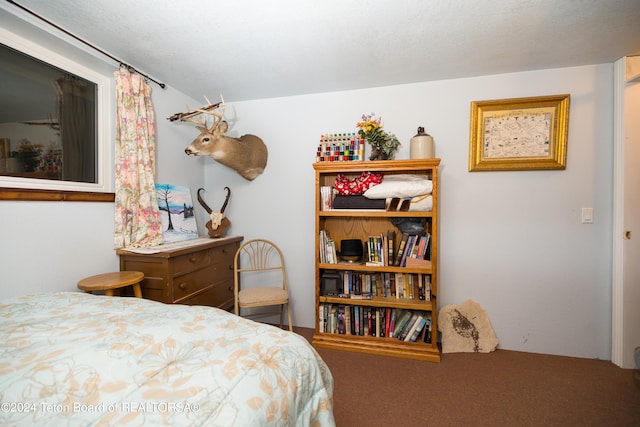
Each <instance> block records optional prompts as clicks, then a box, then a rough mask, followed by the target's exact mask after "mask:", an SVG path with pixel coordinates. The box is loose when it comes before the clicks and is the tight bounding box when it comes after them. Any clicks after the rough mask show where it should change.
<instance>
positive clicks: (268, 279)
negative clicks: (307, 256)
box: [233, 239, 293, 331]
mask: <svg viewBox="0 0 640 427" xmlns="http://www.w3.org/2000/svg"><path fill="white" fill-rule="evenodd" d="M233 272H234V309H235V314H236V315H238V316H240V315H241V310H242V309H251V312H250V313H246V314H244V315H243V317H261V316H269V315H274V314H278V313H280V327H281V328H282V319H283V316H284V306H285V305H286V306H287V316H288V319H289V330H290V331H293V323H292V322H291V309H290V307H289V291H288V289H287V275H286V272H285V267H284V257H283V255H282V251H281V250H280V248H278V247H277V246H276V245H275V244H274V243H272V242H270V241H268V240H264V239H254V240H249V241H247V242H245V243H243V244H242V245H241V246H240V247H239V248H238V250H237V251H236V255H235V257H234V261H233ZM241 283H242V287H241ZM278 305H279V306H280V310H279V311H264V310H257V311H256V310H252V309H254V308H258V307H269V306H270V307H274V306H278Z"/></svg>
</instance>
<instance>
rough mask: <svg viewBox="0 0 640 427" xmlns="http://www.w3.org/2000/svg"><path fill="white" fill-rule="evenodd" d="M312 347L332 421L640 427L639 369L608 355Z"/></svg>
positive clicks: (307, 333)
mask: <svg viewBox="0 0 640 427" xmlns="http://www.w3.org/2000/svg"><path fill="white" fill-rule="evenodd" d="M295 331H296V332H297V333H299V334H300V335H302V336H304V337H305V338H307V339H308V340H309V341H311V339H312V337H313V329H310V328H295ZM317 351H318V353H319V354H320V355H321V356H322V358H323V359H324V361H325V362H326V363H327V365H328V366H329V368H330V370H331V373H332V374H333V378H334V415H335V419H336V424H337V426H338V427H359V426H363V427H374V426H398V427H405V426H406V427H410V426H635V427H638V426H640V379H639V378H638V377H639V376H640V374H639V373H638V371H636V370H625V369H621V368H619V367H617V366H616V365H614V364H613V363H611V362H609V361H603V360H591V359H581V358H573V357H562V356H550V355H543V354H533V353H524V352H517V351H507V350H497V351H494V352H492V353H478V354H476V353H449V354H443V355H442V360H441V362H440V363H433V362H422V361H415V360H409V359H398V358H391V357H386V356H374V355H369V354H362V353H352V352H346V351H339V350H327V349H317Z"/></svg>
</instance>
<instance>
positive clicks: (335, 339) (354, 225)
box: [313, 159, 440, 362]
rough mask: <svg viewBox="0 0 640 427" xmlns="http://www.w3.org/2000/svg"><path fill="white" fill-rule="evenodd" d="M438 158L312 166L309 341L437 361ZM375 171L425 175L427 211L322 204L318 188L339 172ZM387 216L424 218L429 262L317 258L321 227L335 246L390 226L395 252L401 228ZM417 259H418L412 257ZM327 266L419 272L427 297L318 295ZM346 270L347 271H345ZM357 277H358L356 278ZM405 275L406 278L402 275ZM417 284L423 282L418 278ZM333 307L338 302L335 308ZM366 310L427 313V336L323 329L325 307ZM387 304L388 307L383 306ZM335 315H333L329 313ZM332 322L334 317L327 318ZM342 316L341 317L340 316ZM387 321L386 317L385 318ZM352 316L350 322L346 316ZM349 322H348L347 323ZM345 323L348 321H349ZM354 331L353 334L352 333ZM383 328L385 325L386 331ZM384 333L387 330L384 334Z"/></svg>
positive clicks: (362, 273) (357, 271)
mask: <svg viewBox="0 0 640 427" xmlns="http://www.w3.org/2000/svg"><path fill="white" fill-rule="evenodd" d="M439 164H440V159H424V160H386V161H352V162H319V163H315V164H314V165H313V167H314V170H315V175H316V183H315V185H316V209H315V231H316V238H315V244H316V263H315V309H316V327H315V334H314V337H313V345H314V346H316V347H323V348H332V349H339V350H346V351H354V352H361V353H369V354H378V355H386V356H393V357H403V358H410V359H418V360H428V361H434V362H438V361H440V350H439V348H438V343H437V337H438V332H437V331H438V329H437V308H438V306H437V295H438V286H437V285H438V281H437V265H438V262H437V260H438V257H437V255H438V250H437V249H438V166H439ZM365 171H369V172H377V173H382V174H383V175H384V176H388V175H390V174H419V175H425V176H427V177H428V178H430V179H431V181H432V183H433V190H432V194H431V196H432V205H433V207H432V210H431V211H428V212H395V211H394V212H388V211H385V210H363V209H324V210H323V209H322V207H323V206H322V199H321V194H320V193H321V190H320V188H321V187H327V186H333V183H334V182H335V180H336V177H337V175H338V174H343V175H345V176H347V178H350V179H351V178H356V177H358V176H359V175H360V174H361V173H362V172H365ZM392 218H424V219H425V221H426V223H427V229H428V231H429V233H430V245H431V250H430V262H429V261H426V260H419V262H413V263H410V264H409V266H405V267H401V266H394V265H381V266H367V265H365V264H358V263H342V262H339V263H337V264H336V263H326V262H324V263H323V262H321V259H322V258H321V253H320V252H321V249H320V246H321V240H320V232H321V230H325V231H326V232H328V234H329V235H330V237H331V239H332V240H333V241H334V242H335V243H336V245H338V249H339V244H340V241H341V240H343V239H360V240H361V241H363V242H366V241H367V239H368V238H369V236H378V235H385V236H386V235H387V233H388V232H389V231H393V232H394V233H395V238H394V242H393V251H394V253H396V252H397V249H398V246H399V242H400V239H401V236H402V232H401V231H400V230H399V229H398V228H397V227H395V226H394V225H393V224H392V223H391V219H392ZM416 261H418V260H416ZM328 270H332V271H335V272H337V274H339V275H344V277H345V278H346V276H347V274H352V275H358V277H360V278H362V277H366V276H375V277H379V278H382V277H391V275H394V276H393V277H397V275H401V276H403V277H408V276H412V278H413V277H415V278H416V280H417V277H418V275H421V277H422V279H421V280H423V279H424V280H426V278H428V279H429V281H430V298H429V299H428V300H421V299H418V298H417V296H416V295H413V294H411V295H410V296H411V298H408V297H403V298H398V296H397V295H396V296H390V295H389V294H387V295H380V294H379V293H380V292H379V291H378V294H377V295H375V294H374V295H372V296H371V299H355V298H349V297H345V296H344V295H343V296H338V295H323V294H322V289H321V279H322V275H323V273H324V272H326V271H328ZM345 273H346V274H345ZM358 280H361V279H358ZM407 280H408V279H407ZM421 283H422V282H421ZM338 307H342V308H341V309H340V310H338ZM356 307H357V310H358V312H360V311H362V310H365V312H366V313H378V315H379V314H380V313H381V312H386V313H387V315H388V313H389V312H391V310H395V311H396V312H397V313H400V312H402V311H408V312H411V313H418V314H420V315H422V316H425V317H426V316H428V315H430V321H431V340H430V342H424V338H423V335H424V334H421V335H420V338H419V339H418V340H416V341H414V342H408V341H404V340H400V339H398V338H397V337H395V336H394V337H389V336H384V337H382V336H378V335H379V334H380V329H376V335H375V336H372V335H370V334H368V333H367V332H366V330H365V333H364V334H359V333H358V332H356V331H354V330H352V331H350V330H349V328H347V330H344V331H343V333H339V332H337V329H336V328H335V327H334V328H333V329H331V328H329V329H326V328H325V326H324V324H323V323H324V322H325V321H327V320H326V316H325V309H326V310H327V311H330V310H334V313H335V312H339V311H340V312H342V310H344V311H347V310H349V312H355V311H356ZM387 309H388V310H387ZM334 316H335V315H334ZM332 320H333V321H337V320H335V317H332ZM343 320H344V317H343ZM385 320H386V319H385ZM351 321H354V320H353V319H351ZM351 321H350V322H349V323H351ZM349 326H350V325H349ZM351 332H355V333H351ZM386 332H388V330H387V331H386ZM385 335H386V333H385Z"/></svg>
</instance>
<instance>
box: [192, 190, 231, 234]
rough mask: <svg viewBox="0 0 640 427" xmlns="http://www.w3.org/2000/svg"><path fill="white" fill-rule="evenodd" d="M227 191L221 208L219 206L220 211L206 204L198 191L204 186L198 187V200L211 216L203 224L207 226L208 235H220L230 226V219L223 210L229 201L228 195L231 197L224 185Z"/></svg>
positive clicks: (229, 191)
mask: <svg viewBox="0 0 640 427" xmlns="http://www.w3.org/2000/svg"><path fill="white" fill-rule="evenodd" d="M224 189H225V191H226V192H227V196H226V197H225V198H224V203H223V204H222V208H220V212H214V211H213V209H211V208H210V207H209V205H207V203H206V202H205V201H204V199H203V198H202V196H200V191H202V190H204V188H198V193H197V194H198V202H199V203H200V205H201V206H202V207H203V208H204V210H205V211H207V213H208V214H209V217H210V218H211V220H210V221H207V223H206V224H205V225H206V227H207V231H208V232H209V237H212V238H215V237H222V236H223V235H224V233H225V232H226V231H227V228H229V227H230V226H231V221H229V218H227V217H226V216H224V210H225V209H226V208H227V203H229V197H231V190H230V189H229V187H224Z"/></svg>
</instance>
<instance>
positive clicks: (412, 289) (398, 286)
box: [338, 270, 431, 301]
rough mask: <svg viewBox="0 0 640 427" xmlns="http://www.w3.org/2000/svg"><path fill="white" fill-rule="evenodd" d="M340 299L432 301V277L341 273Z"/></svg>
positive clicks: (355, 272) (424, 275) (425, 275)
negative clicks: (383, 298) (381, 298)
mask: <svg viewBox="0 0 640 427" xmlns="http://www.w3.org/2000/svg"><path fill="white" fill-rule="evenodd" d="M338 274H340V276H341V279H342V283H341V284H342V288H341V289H340V290H339V292H340V295H339V296H340V297H343V298H353V299H371V298H373V297H374V296H378V297H385V298H396V299H405V300H420V301H431V275H429V274H419V273H368V272H361V271H352V270H346V271H340V272H339V273H338Z"/></svg>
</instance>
